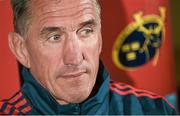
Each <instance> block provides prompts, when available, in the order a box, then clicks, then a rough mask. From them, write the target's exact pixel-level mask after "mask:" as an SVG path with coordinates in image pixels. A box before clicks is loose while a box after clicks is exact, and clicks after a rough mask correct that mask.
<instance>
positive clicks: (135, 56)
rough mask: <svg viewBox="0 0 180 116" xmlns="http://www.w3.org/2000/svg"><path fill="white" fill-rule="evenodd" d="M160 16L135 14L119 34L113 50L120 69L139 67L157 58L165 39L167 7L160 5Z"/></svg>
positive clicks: (114, 60)
mask: <svg viewBox="0 0 180 116" xmlns="http://www.w3.org/2000/svg"><path fill="white" fill-rule="evenodd" d="M159 11H160V16H158V15H154V14H151V15H146V16H143V12H138V13H136V14H134V16H133V18H134V22H132V23H130V24H129V25H128V26H127V27H126V28H125V29H124V30H123V31H122V32H121V33H120V35H119V36H118V38H117V39H116V41H115V43H114V45H113V51H112V59H113V62H114V64H115V65H116V66H117V67H118V68H120V69H137V68H138V67H140V66H142V65H144V64H146V63H148V62H149V61H150V60H152V59H153V60H154V61H153V62H154V64H156V62H157V61H156V59H157V57H158V55H159V49H160V47H161V46H162V43H163V41H164V31H165V25H164V21H165V8H164V7H160V8H159Z"/></svg>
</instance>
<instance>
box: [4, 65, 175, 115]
mask: <svg viewBox="0 0 180 116" xmlns="http://www.w3.org/2000/svg"><path fill="white" fill-rule="evenodd" d="M22 73H23V77H24V84H23V86H22V89H21V90H20V91H19V92H17V93H16V94H15V95H14V96H13V97H11V98H10V99H7V100H4V101H1V102H0V114H53V115H57V114H61V115H66V114H71V115H76V114H77V115H80V114H82V115H115V114H119V115H127V114H133V115H152V114H156V115H163V114H166V115H173V114H176V111H175V110H174V109H173V107H172V106H171V105H170V104H168V102H167V101H166V100H165V99H164V98H162V97H161V96H158V95H155V94H153V93H150V92H148V91H144V90H138V89H135V88H133V87H131V86H129V85H126V84H123V83H116V82H112V81H110V80H109V75H108V73H107V71H106V70H105V68H104V66H103V65H102V64H100V67H99V72H98V76H97V81H96V84H97V85H98V87H97V88H94V89H93V90H94V93H93V94H92V95H91V96H89V98H88V99H87V100H85V101H83V102H81V103H70V104H66V105H61V104H59V103H58V102H57V101H56V100H55V99H54V98H53V96H52V95H51V94H50V93H49V92H48V91H47V90H46V89H45V88H43V87H42V86H41V85H40V84H39V83H38V82H37V81H36V80H34V77H33V76H32V75H31V73H30V72H29V71H28V69H26V68H24V69H23V70H22Z"/></svg>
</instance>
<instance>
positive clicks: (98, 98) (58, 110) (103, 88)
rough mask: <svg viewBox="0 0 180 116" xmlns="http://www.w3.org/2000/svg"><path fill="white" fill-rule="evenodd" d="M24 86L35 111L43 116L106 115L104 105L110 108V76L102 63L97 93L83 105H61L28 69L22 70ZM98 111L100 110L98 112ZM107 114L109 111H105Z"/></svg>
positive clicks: (97, 82) (23, 88) (24, 91)
mask: <svg viewBox="0 0 180 116" xmlns="http://www.w3.org/2000/svg"><path fill="white" fill-rule="evenodd" d="M22 76H23V79H24V84H23V86H22V91H23V93H24V94H25V95H26V96H27V98H28V99H29V101H30V102H31V104H32V106H33V108H34V109H36V110H37V111H38V112H39V113H41V114H96V113H98V114H101V113H103V114H104V111H102V110H101V108H103V109H104V106H103V105H104V104H106V106H109V105H108V104H109V75H108V73H107V71H106V69H105V68H104V65H103V63H102V62H100V65H99V71H98V76H97V80H96V84H98V85H99V86H98V88H97V89H96V92H95V93H94V94H93V95H92V96H91V97H90V98H88V99H87V100H86V101H84V102H83V103H79V104H67V105H61V104H59V103H58V102H57V101H56V100H55V99H54V98H53V97H52V95H51V94H50V93H49V92H48V91H47V90H46V89H45V88H43V87H42V86H41V85H40V84H39V83H38V82H37V81H36V80H35V79H34V77H33V76H32V75H31V73H30V72H29V71H28V69H26V68H24V67H23V68H22ZM105 101H106V102H105ZM94 108H95V109H94ZM97 109H98V110H97ZM104 110H105V111H106V112H107V109H104Z"/></svg>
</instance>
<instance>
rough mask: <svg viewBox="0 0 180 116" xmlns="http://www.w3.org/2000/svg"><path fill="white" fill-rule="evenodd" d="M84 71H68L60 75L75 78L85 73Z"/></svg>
mask: <svg viewBox="0 0 180 116" xmlns="http://www.w3.org/2000/svg"><path fill="white" fill-rule="evenodd" d="M85 73H86V72H85V71H81V72H73V73H68V74H64V75H61V77H62V78H75V77H79V76H81V75H83V74H85Z"/></svg>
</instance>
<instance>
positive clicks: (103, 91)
mask: <svg viewBox="0 0 180 116" xmlns="http://www.w3.org/2000/svg"><path fill="white" fill-rule="evenodd" d="M11 4H12V8H13V12H14V13H13V14H14V29H15V32H12V33H10V34H9V36H8V38H9V46H10V49H11V51H12V52H13V54H14V55H15V56H16V58H17V60H18V61H19V62H20V63H21V64H22V65H23V66H24V67H25V69H26V70H25V69H23V71H24V78H25V83H24V85H23V87H22V89H21V90H20V92H18V93H17V94H16V95H15V96H14V97H12V98H11V99H9V100H5V101H2V102H0V108H1V109H0V112H1V114H12V113H15V114H18V113H20V114H28V113H29V114H66V113H69V114H173V113H174V110H173V109H172V108H170V106H169V105H168V104H167V103H166V102H165V101H163V100H162V99H161V98H159V96H156V95H153V94H148V93H147V92H144V91H138V90H136V89H133V88H131V87H129V86H126V85H124V84H120V83H119V84H118V83H111V85H110V87H109V77H108V76H107V75H106V73H105V74H104V69H100V70H98V69H99V56H100V53H101V49H102V36H101V19H100V7H99V4H98V2H97V1H96V0H11ZM100 67H101V66H100ZM101 71H102V72H103V76H102V77H99V76H98V73H100V72H101ZM109 88H110V89H109ZM148 96H149V97H148Z"/></svg>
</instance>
